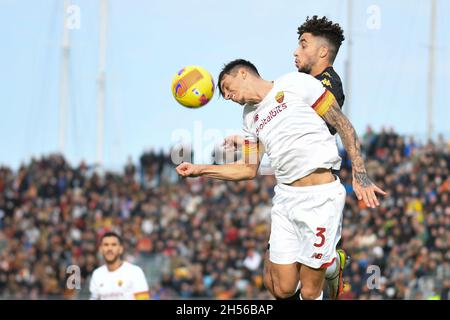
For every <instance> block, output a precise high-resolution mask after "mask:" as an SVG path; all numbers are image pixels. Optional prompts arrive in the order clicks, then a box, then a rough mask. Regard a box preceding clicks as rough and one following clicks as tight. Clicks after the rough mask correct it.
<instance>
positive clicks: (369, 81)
mask: <svg viewBox="0 0 450 320" xmlns="http://www.w3.org/2000/svg"><path fill="white" fill-rule="evenodd" d="M353 3H354V6H353V15H352V21H353V33H352V43H353V47H352V48H353V51H352V74H351V91H350V93H349V95H348V97H349V100H348V102H349V105H348V107H349V108H351V112H350V119H351V121H352V122H353V124H354V126H355V128H356V129H357V132H358V133H359V134H360V135H362V134H363V132H364V130H365V127H366V126H367V125H368V124H370V125H372V127H373V128H375V129H380V128H381V127H382V126H383V125H384V126H386V127H390V126H392V127H394V128H396V130H397V131H399V132H400V133H403V134H408V135H411V134H412V135H415V136H417V137H420V138H424V137H426V105H427V104H426V103H427V83H428V79H427V69H428V45H429V26H430V2H429V1H424V0H394V1H392V0H380V1H373V0H370V1H365V0H361V1H355V0H354V1H353ZM71 4H72V5H76V6H78V7H79V9H80V28H79V29H73V30H71V31H70V37H71V52H70V72H69V84H70V87H69V90H70V93H69V102H68V107H69V111H68V119H67V130H66V149H65V155H66V156H67V157H68V159H69V160H70V162H71V163H72V164H77V163H78V162H79V161H80V160H81V159H85V160H86V161H87V162H93V161H95V146H96V144H95V140H96V108H97V98H96V88H97V87H96V86H97V70H98V30H99V19H98V17H99V5H98V1H94V0H78V1H76V0H72V1H71ZM346 5H347V1H341V0H321V1H300V0H281V1H268V0H248V1H242V0H228V1H200V0H186V1H179V0H174V1H163V0H152V1H144V0H126V1H125V0H109V16H108V33H107V53H106V114H105V140H104V165H105V167H110V168H118V167H120V166H122V165H123V164H124V163H125V162H126V160H127V158H128V156H132V157H133V159H134V160H135V161H137V159H138V157H139V155H140V154H141V153H142V152H143V151H144V150H148V149H150V148H152V147H153V148H156V149H161V148H163V149H165V150H167V149H168V148H169V147H170V146H171V145H173V144H174V143H175V142H176V141H175V140H176V139H175V136H177V134H179V133H185V134H190V135H191V136H192V137H195V139H196V144H197V147H198V148H201V152H204V151H205V150H206V151H205V152H208V150H209V149H212V146H213V145H214V143H216V142H218V141H220V140H221V138H222V137H223V136H225V135H227V134H229V133H231V132H236V133H240V128H241V113H242V107H241V106H239V105H237V104H233V103H231V102H228V101H224V100H223V99H219V98H218V95H217V94H216V96H215V97H214V98H213V100H212V101H211V102H210V103H209V104H208V105H206V106H205V107H203V108H201V109H198V110H191V109H186V108H183V107H181V106H180V105H178V104H177V103H176V102H175V100H174V99H173V97H172V94H171V91H170V84H171V79H172V76H173V75H174V74H175V73H176V72H177V71H178V70H179V69H181V68H182V67H183V66H186V65H192V64H196V65H201V66H203V67H204V68H206V69H208V70H209V71H210V72H211V73H212V74H213V76H214V77H217V75H218V73H219V71H220V69H221V67H222V65H223V64H224V63H225V62H228V61H230V60H232V59H235V58H245V59H248V60H251V61H252V62H253V63H255V64H256V66H257V67H258V68H259V70H260V72H261V74H262V76H263V77H265V78H267V79H274V78H277V77H279V76H280V75H282V74H284V73H287V72H291V71H294V70H295V69H294V65H293V55H292V54H293V51H294V49H295V48H296V45H297V27H298V26H299V25H300V24H301V23H302V22H303V21H304V20H305V18H306V16H307V15H314V14H318V15H327V16H328V17H329V18H331V19H332V20H334V21H336V22H339V23H340V24H341V26H342V27H343V28H344V30H345V31H346V32H345V35H346V36H347V37H348V33H347V31H348V29H347V10H346ZM373 6H375V7H373ZM437 6H438V10H437V11H438V15H437V34H436V40H437V41H436V42H437V50H436V63H435V75H434V104H433V106H434V125H435V132H436V133H438V132H440V133H443V134H444V135H445V136H446V137H449V138H450V129H448V123H449V121H450V111H449V107H448V106H447V105H448V102H449V101H450V93H449V91H450V90H448V83H449V80H450V59H449V57H450V22H449V21H448V19H446V17H445V13H448V12H450V1H445V0H437ZM373 8H375V9H376V10H379V13H380V15H379V18H380V19H379V20H377V21H378V22H379V24H378V25H374V24H370V22H371V21H373V20H371V19H372V18H373V17H374V15H373V11H372V9H373ZM67 16H68V15H66V17H67ZM64 18H65V16H64V10H63V1H62V0H39V1H35V0H15V1H13V0H0V39H2V40H3V44H2V47H1V50H0V115H1V126H0V148H1V149H0V150H1V153H0V164H6V165H8V166H11V167H14V168H16V167H17V166H18V165H19V164H20V163H21V162H26V161H29V159H30V157H31V156H32V155H35V156H38V155H41V154H46V153H49V152H53V151H57V150H58V128H59V127H58V121H59V120H58V119H59V84H60V64H61V40H62V30H63V28H62V27H63V21H64V20H63V19H64ZM374 26H375V28H374ZM378 27H379V28H378ZM347 54H348V40H346V41H344V43H343V45H342V47H341V50H340V52H339V55H338V58H337V60H336V62H335V69H336V70H337V72H338V73H339V74H340V75H341V78H342V80H343V82H344V88H345V89H346V90H347V89H348V88H347V86H346V84H347V79H346V76H345V62H346V58H347ZM345 108H346V106H345V105H344V110H345Z"/></svg>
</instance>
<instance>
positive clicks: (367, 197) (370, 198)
mask: <svg viewBox="0 0 450 320" xmlns="http://www.w3.org/2000/svg"><path fill="white" fill-rule="evenodd" d="M352 184H353V191H355V194H356V197H357V198H358V200H363V201H364V203H365V204H366V206H368V207H369V208H375V207H378V206H379V205H380V202H379V201H378V199H377V196H376V193H378V194H380V195H383V196H385V195H386V194H387V193H386V192H384V191H383V190H382V189H381V188H379V187H377V186H376V185H375V184H374V183H373V182H372V180H370V178H369V176H368V175H367V173H366V172H356V173H353V183H352Z"/></svg>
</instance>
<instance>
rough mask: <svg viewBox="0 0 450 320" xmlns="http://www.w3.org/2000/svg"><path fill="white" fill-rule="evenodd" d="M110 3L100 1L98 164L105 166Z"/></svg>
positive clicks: (103, 0) (105, 0) (104, 0)
mask: <svg viewBox="0 0 450 320" xmlns="http://www.w3.org/2000/svg"><path fill="white" fill-rule="evenodd" d="M107 11H108V1H107V0H100V36H99V66H98V79H97V82H98V92H97V148H96V151H97V155H96V160H97V164H99V165H102V164H103V140H104V139H103V138H104V121H105V115H104V113H105V53H106V46H105V44H106V29H107V24H108V21H107Z"/></svg>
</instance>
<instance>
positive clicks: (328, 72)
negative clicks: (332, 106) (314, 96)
mask: <svg viewBox="0 0 450 320" xmlns="http://www.w3.org/2000/svg"><path fill="white" fill-rule="evenodd" d="M316 79H317V80H319V81H320V82H322V85H323V86H324V87H325V88H327V89H328V90H329V91H330V92H331V93H332V94H333V95H334V98H335V99H336V101H337V103H338V104H339V106H340V107H341V109H342V106H343V105H344V100H345V95H344V90H343V89H342V82H341V78H339V75H338V74H337V73H336V71H334V69H333V67H328V68H326V69H325V70H323V71H322V73H320V74H318V75H317V76H316ZM327 126H328V130H330V133H331V134H333V135H334V134H336V129H335V128H333V127H332V126H330V125H329V124H328V123H327Z"/></svg>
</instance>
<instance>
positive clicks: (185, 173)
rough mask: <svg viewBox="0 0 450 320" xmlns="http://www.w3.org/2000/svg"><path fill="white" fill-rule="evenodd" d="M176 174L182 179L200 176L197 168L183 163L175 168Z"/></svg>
mask: <svg viewBox="0 0 450 320" xmlns="http://www.w3.org/2000/svg"><path fill="white" fill-rule="evenodd" d="M176 170H177V173H178V174H179V175H180V176H182V177H197V176H199V175H200V168H199V166H197V165H195V164H192V163H189V162H183V163H181V164H180V165H179V166H178V167H177V168H176Z"/></svg>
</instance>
